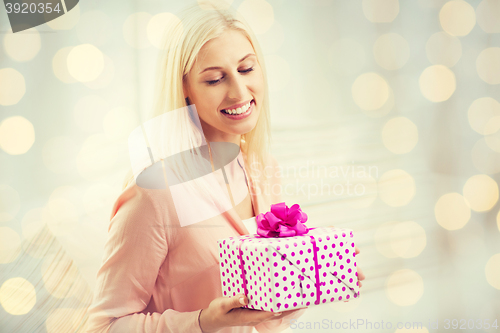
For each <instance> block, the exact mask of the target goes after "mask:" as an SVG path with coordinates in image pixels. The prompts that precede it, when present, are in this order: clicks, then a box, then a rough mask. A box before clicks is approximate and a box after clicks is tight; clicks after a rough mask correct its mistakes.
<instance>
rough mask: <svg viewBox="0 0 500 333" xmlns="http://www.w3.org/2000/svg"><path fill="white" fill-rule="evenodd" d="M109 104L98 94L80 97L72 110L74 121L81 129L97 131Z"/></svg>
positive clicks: (100, 126) (100, 128)
mask: <svg viewBox="0 0 500 333" xmlns="http://www.w3.org/2000/svg"><path fill="white" fill-rule="evenodd" d="M108 110H109V105H108V103H107V102H106V101H105V100H104V98H102V97H101V96H99V95H88V96H84V97H82V98H80V99H79V100H78V101H77V102H76V104H75V109H74V111H73V115H74V117H75V122H76V124H77V125H78V127H80V128H81V129H82V130H84V131H87V132H98V131H101V130H102V120H103V119H104V115H105V114H106V113H107V112H108Z"/></svg>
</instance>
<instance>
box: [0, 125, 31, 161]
mask: <svg viewBox="0 0 500 333" xmlns="http://www.w3.org/2000/svg"><path fill="white" fill-rule="evenodd" d="M34 142H35V128H34V127H33V124H31V122H30V121H29V120H28V119H26V118H24V117H22V116H13V117H9V118H6V119H4V120H3V121H2V122H1V123H0V148H2V149H3V151H5V152H6V153H7V154H10V155H21V154H24V153H26V152H27V151H28V150H30V148H31V146H33V143H34Z"/></svg>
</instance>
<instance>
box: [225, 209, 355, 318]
mask: <svg viewBox="0 0 500 333" xmlns="http://www.w3.org/2000/svg"><path fill="white" fill-rule="evenodd" d="M256 220H257V225H258V228H257V234H253V235H244V236H240V237H230V238H226V239H221V240H218V245H219V259H220V274H221V283H222V293H223V295H224V296H228V297H230V296H234V295H236V294H239V293H245V294H246V295H247V297H248V301H249V303H248V305H246V306H245V307H246V308H250V309H258V310H265V311H272V312H279V311H286V310H292V309H297V308H303V307H308V306H310V305H314V304H316V305H317V304H323V303H329V302H335V301H349V300H351V299H353V298H357V297H358V296H359V285H358V278H357V269H356V254H355V250H354V247H355V244H354V240H353V237H354V235H353V231H352V230H351V229H347V228H307V227H305V225H304V224H303V223H304V222H305V221H306V220H307V215H306V214H305V213H303V212H302V211H301V210H300V208H299V207H298V205H294V206H292V207H291V208H288V207H287V206H286V205H284V203H281V204H278V205H272V206H271V211H270V212H268V213H266V214H259V215H258V216H257V218H256Z"/></svg>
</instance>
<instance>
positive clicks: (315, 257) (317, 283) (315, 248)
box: [309, 235, 320, 305]
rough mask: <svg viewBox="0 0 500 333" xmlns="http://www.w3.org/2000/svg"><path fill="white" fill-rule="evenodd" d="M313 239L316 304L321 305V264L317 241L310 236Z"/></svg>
mask: <svg viewBox="0 0 500 333" xmlns="http://www.w3.org/2000/svg"><path fill="white" fill-rule="evenodd" d="M309 237H311V244H312V246H313V260H314V272H315V274H316V302H314V304H316V305H317V304H319V301H320V297H319V264H318V248H317V247H316V239H314V236H312V235H309Z"/></svg>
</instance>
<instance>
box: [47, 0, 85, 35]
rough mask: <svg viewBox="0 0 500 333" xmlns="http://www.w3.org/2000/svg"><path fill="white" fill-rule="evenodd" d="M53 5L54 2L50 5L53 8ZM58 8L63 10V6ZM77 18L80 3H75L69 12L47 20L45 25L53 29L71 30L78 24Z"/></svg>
mask: <svg viewBox="0 0 500 333" xmlns="http://www.w3.org/2000/svg"><path fill="white" fill-rule="evenodd" d="M55 5H56V3H54V4H53V6H52V7H53V8H54V7H55ZM59 7H61V6H59ZM60 9H61V11H63V8H60ZM79 20H80V5H79V4H77V5H76V6H75V7H73V8H72V9H71V10H70V11H69V12H67V13H65V14H64V15H62V16H59V17H58V18H56V19H54V20H52V21H48V22H47V25H48V26H49V27H51V28H52V29H54V30H71V29H73V28H74V27H75V26H76V25H77V24H78V21H79Z"/></svg>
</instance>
